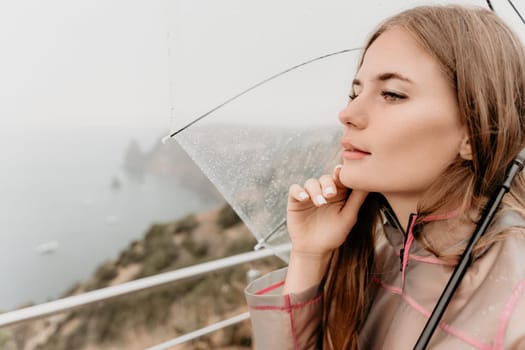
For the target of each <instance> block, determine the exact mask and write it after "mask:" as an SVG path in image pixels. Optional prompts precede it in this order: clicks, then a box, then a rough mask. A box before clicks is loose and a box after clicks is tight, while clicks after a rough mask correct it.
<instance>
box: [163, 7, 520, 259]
mask: <svg viewBox="0 0 525 350" xmlns="http://www.w3.org/2000/svg"><path fill="white" fill-rule="evenodd" d="M434 3H444V2H443V1H409V0H400V1H388V2H385V1H370V2H366V4H365V3H363V4H360V5H359V6H357V7H356V6H355V3H352V2H348V1H341V2H333V3H331V4H330V5H327V4H324V3H323V4H320V3H318V2H304V1H302V2H300V3H297V4H295V6H290V8H288V11H290V12H289V13H286V14H285V15H283V14H282V11H285V10H286V9H283V8H282V5H281V3H277V2H275V3H271V2H270V3H267V2H266V3H265V5H266V7H268V6H269V7H270V9H272V8H271V7H272V6H274V8H273V9H272V10H273V11H270V13H274V12H277V11H281V12H280V16H279V18H277V19H276V20H275V21H274V22H272V23H271V25H270V23H269V22H268V18H266V19H265V21H264V23H265V26H264V31H263V32H258V31H254V32H253V33H256V34H257V33H258V34H257V35H259V36H258V37H256V38H255V39H254V38H253V37H250V34H252V32H250V31H253V30H254V29H253V28H254V27H253V26H252V25H253V22H255V23H256V26H257V25H260V26H263V24H262V23H261V24H257V23H258V21H259V17H260V16H261V13H260V12H261V11H263V9H262V8H258V9H257V11H255V12H252V10H248V9H247V8H244V9H241V10H240V11H238V13H236V16H237V17H235V16H234V17H228V16H227V15H221V14H218V13H215V12H214V14H213V16H219V18H222V19H223V20H225V21H226V22H222V25H223V26H225V27H227V28H229V29H228V30H230V33H236V35H235V40H237V41H240V42H241V44H239V45H235V43H233V44H232V43H231V42H230V43H229V42H228V38H227V37H224V33H221V31H222V30H221V29H220V27H214V29H213V30H210V31H208V32H206V33H204V34H202V35H201V36H197V37H195V36H193V37H192V36H190V37H191V41H195V40H198V41H199V46H198V47H197V48H196V47H195V46H192V45H195V43H193V42H191V43H190V42H188V43H186V44H181V43H180V42H179V41H177V33H176V31H177V30H178V32H179V34H180V35H182V34H183V32H184V30H183V29H181V27H182V26H183V23H185V22H184V21H183V20H182V18H180V17H179V18H176V17H175V18H174V22H175V23H176V24H177V25H178V27H177V28H175V29H174V31H175V35H174V36H173V38H172V43H173V47H172V53H173V57H174V59H173V62H174V63H173V64H174V67H173V70H172V72H171V73H172V74H173V78H172V80H173V81H174V82H176V83H177V86H178V88H177V87H176V88H174V89H173V91H174V93H173V96H172V99H173V101H172V106H173V107H172V109H173V114H174V118H173V121H172V124H173V125H172V132H171V133H170V136H173V137H174V138H175V140H176V141H177V142H179V143H180V145H181V146H182V147H183V148H184V150H185V151H186V152H187V153H188V154H189V155H190V157H191V158H192V159H193V160H194V161H195V163H196V164H197V165H198V166H199V167H200V168H201V169H202V171H203V172H204V174H206V175H207V176H208V177H209V179H210V180H211V182H212V183H213V184H214V185H215V186H216V187H217V189H218V190H219V191H220V192H221V193H222V195H223V196H224V198H225V199H226V200H227V201H228V202H229V203H230V205H231V206H232V207H233V209H234V210H235V211H236V212H237V214H238V215H239V216H240V217H241V219H242V220H243V221H244V222H245V223H246V225H247V226H248V228H249V229H250V231H251V232H252V233H253V234H254V236H255V237H256V239H257V240H258V241H259V242H260V245H261V246H265V247H268V248H271V247H272V246H274V245H277V244H281V243H286V242H288V233H287V231H286V225H285V216H286V203H287V195H288V188H289V186H290V185H291V184H293V183H299V184H302V183H304V182H305V181H306V180H307V179H308V178H311V177H319V176H320V175H321V174H324V173H330V172H331V169H332V168H333V167H334V166H335V165H336V164H338V161H339V154H338V153H339V150H340V148H341V147H340V143H339V141H340V137H341V128H340V125H339V124H338V118H337V116H338V111H339V110H340V109H341V108H342V107H343V106H344V105H345V104H346V102H347V98H348V97H347V96H348V93H349V88H350V82H351V80H352V79H353V76H354V72H355V67H356V63H357V60H358V56H359V49H358V48H359V46H360V45H362V44H363V43H364V41H365V39H366V36H367V35H368V33H369V32H370V31H371V30H372V28H373V27H374V26H375V25H376V24H377V23H379V22H380V21H381V20H382V19H383V18H386V17H388V16H390V15H393V14H394V13H397V12H399V11H400V10H402V9H405V8H409V7H413V6H416V5H421V4H434ZM447 3H459V4H470V5H479V6H488V3H487V2H485V1H482V0H477V1H475V0H472V1H455V2H450V1H449V2H447ZM221 4H222V6H221V7H222V11H228V12H232V11H235V10H233V9H232V8H228V7H227V4H224V3H222V2H221ZM231 5H232V6H234V4H233V3H232V4H231ZM237 5H239V6H244V5H241V4H240V3H239V4H237ZM491 5H492V6H493V8H494V10H495V11H496V12H498V13H501V15H502V17H503V18H505V19H506V20H508V22H509V23H511V25H512V26H514V27H515V29H516V32H519V33H520V35H521V36H522V38H523V39H525V38H524V32H525V31H524V30H522V28H521V27H519V28H518V26H523V24H522V23H521V19H520V17H519V16H518V12H519V11H520V10H521V9H520V8H518V7H517V6H516V4H513V3H512V2H511V1H508V0H507V1H503V0H499V1H494V0H493V1H492V4H491ZM520 5H521V6H523V4H520ZM327 7H328V10H327V9H326V8H327ZM216 10H217V9H213V11H216ZM188 11H189V10H188V9H181V8H177V9H174V10H173V13H176V14H178V15H179V16H182V15H181V14H183V15H187V14H188ZM210 11H211V10H210ZM292 11H293V12H292ZM196 13H197V12H196ZM221 16H223V17H221ZM250 16H257V17H253V18H250ZM263 17H264V16H263ZM283 18H284V19H286V20H284V19H283ZM330 18H333V22H337V23H338V25H333V22H331V21H330ZM270 22H271V21H270ZM325 22H326V23H325ZM181 23H182V24H181ZM291 23H292V24H293V25H294V26H295V27H294V30H293V33H292V34H290V33H288V31H289V28H288V27H289V26H290V25H291ZM329 23H332V25H327V24H329ZM242 24H245V25H247V29H246V31H247V33H245V35H246V36H247V37H246V36H242V35H240V34H239V33H242V31H243V27H242ZM248 24H250V25H248ZM320 24H321V25H320ZM192 25H195V23H193V24H192ZM283 25H288V27H283ZM312 25H314V27H315V28H316V29H315V30H312ZM279 26H281V27H279ZM232 28H233V29H232ZM287 28H288V29H287ZM524 28H525V27H524ZM187 32H188V33H189V32H191V31H187ZM213 32H218V33H219V34H218V35H222V36H221V40H222V42H221V45H220V46H221V47H223V48H227V49H225V50H222V51H220V53H219V52H217V51H215V50H218V49H219V48H218V47H216V46H217V42H216V41H217V40H218V39H217V37H215V36H214V33H213ZM303 32H304V36H298V33H299V34H300V33H303ZM261 33H264V35H263V34H261ZM261 35H263V36H261ZM294 35H295V36H294ZM208 36H210V38H208ZM263 37H264V38H266V39H268V38H271V39H272V40H281V42H278V43H275V42H274V41H272V40H267V41H268V42H266V41H264V40H263V39H262V38H263ZM206 38H208V39H206ZM279 38H280V39H279ZM179 39H180V36H179ZM180 40H183V39H180ZM206 40H209V41H206ZM323 40H325V41H329V43H325V42H324V41H323ZM207 45H209V46H207ZM190 46H191V47H192V48H193V50H194V51H195V52H198V51H199V48H201V49H202V48H204V50H205V51H206V52H207V51H208V49H209V47H212V48H213V50H214V51H213V54H211V55H210V54H208V55H207V56H206V57H205V59H204V61H200V60H202V57H200V55H196V56H198V59H197V58H195V59H191V57H190V56H191V55H190V54H189V53H188V52H187V51H184V48H187V47H190ZM261 46H262V47H261ZM316 46H318V47H319V49H317V48H316ZM243 47H249V48H251V49H253V51H255V53H256V56H257V57H256V58H253V57H252V56H250V54H251V52H246V50H245V49H243ZM294 50H295V51H294ZM325 50H331V51H328V52H326V51H325ZM228 51H229V52H228ZM248 51H249V50H248ZM216 52H217V54H216ZM263 52H264V55H262V54H261V53H263ZM314 53H316V54H314ZM178 54H180V55H189V56H188V58H186V61H184V60H181V59H179V60H177V59H175V57H177V55H178ZM225 54H226V56H224V55H225ZM305 54H309V56H305ZM228 55H229V57H230V58H231V59H232V60H233V61H234V62H235V64H234V65H228V64H227V62H228V60H227V59H225V58H224V57H227V56H228ZM236 55H240V56H241V57H242V59H239V58H238V57H237V56H236ZM250 59H252V60H250ZM206 60H208V62H212V63H210V64H212V66H213V65H214V64H219V63H222V64H223V65H225V67H230V68H224V69H215V70H214V69H211V70H210V69H207V67H206V65H205V64H204V63H205V62H207V61H206ZM279 61H282V62H285V63H286V64H283V65H279V64H278V63H279ZM199 62H201V64H200V65H199ZM240 62H242V63H243V64H242V65H239V63H240ZM291 62H293V63H291ZM298 62H299V63H298ZM301 62H302V63H301ZM290 63H291V64H290ZM232 67H234V68H232ZM268 67H269V68H268ZM278 67H280V69H279V68H278ZM243 69H244V70H243ZM250 69H251V70H253V71H255V72H257V74H251V73H249V72H247V70H250ZM272 69H273V70H272ZM217 70H218V72H217ZM191 72H193V73H191ZM198 73H199V74H198ZM192 74H193V75H192ZM196 75H197V76H198V75H200V76H202V78H201V79H199V78H198V77H197V78H195V76H196ZM181 77H182V79H181ZM220 77H222V79H223V83H224V86H221V84H220V83H221V82H220V81H217V80H216V79H219V78H220ZM247 77H249V78H252V79H253V80H251V81H248V78H247ZM256 77H257V78H261V79H255V78H256ZM177 78H178V79H177ZM186 82H188V84H186ZM190 82H191V83H190ZM174 84H175V83H174ZM210 86H211V89H210V88H209V87H210ZM188 89H189V90H188ZM191 89H195V91H198V92H199V98H198V99H197V98H194V97H192V96H191ZM210 90H211V91H210ZM210 101H211V102H210ZM192 106H193V107H192ZM192 110H193V111H194V112H192ZM188 123H189V125H188ZM279 256H280V257H281V258H283V259H284V260H286V259H287V256H286V255H283V254H282V253H281V254H280V255H279Z"/></svg>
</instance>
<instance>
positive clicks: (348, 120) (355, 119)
mask: <svg viewBox="0 0 525 350" xmlns="http://www.w3.org/2000/svg"><path fill="white" fill-rule="evenodd" d="M358 104H359V102H358V101H356V100H354V101H350V102H349V103H348V104H347V105H346V107H345V108H343V109H342V110H341V112H339V121H340V122H341V124H343V125H344V126H348V127H351V128H356V129H364V128H366V125H367V121H368V118H367V116H366V112H365V111H364V110H363V108H362V106H359V105H358Z"/></svg>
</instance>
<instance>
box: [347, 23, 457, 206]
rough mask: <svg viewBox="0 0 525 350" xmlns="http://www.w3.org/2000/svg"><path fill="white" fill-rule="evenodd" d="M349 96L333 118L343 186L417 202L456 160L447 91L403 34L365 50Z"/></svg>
mask: <svg viewBox="0 0 525 350" xmlns="http://www.w3.org/2000/svg"><path fill="white" fill-rule="evenodd" d="M351 95H352V97H353V99H352V98H351V101H350V102H349V103H348V105H347V106H346V108H344V109H343V110H342V111H341V112H340V114H339V119H340V121H341V123H342V124H343V125H344V135H343V139H342V144H343V149H345V150H344V152H343V168H342V170H341V181H342V182H343V184H345V185H346V186H348V187H350V188H355V189H361V190H367V191H370V192H380V193H383V194H384V195H385V196H386V197H387V198H388V196H389V195H397V196H399V195H403V196H416V197H418V196H420V195H421V194H422V192H423V191H425V189H427V188H428V186H429V185H430V184H431V182H432V181H433V180H435V179H436V177H437V176H438V175H439V174H441V173H442V172H443V171H444V170H445V168H446V167H447V166H448V165H449V164H450V163H451V162H452V161H453V160H454V159H455V158H456V157H458V152H459V149H460V145H461V144H462V142H464V139H465V138H466V128H465V127H463V126H462V125H461V123H460V120H459V111H458V105H457V102H456V97H455V92H454V90H453V87H452V86H451V85H450V83H449V82H448V80H447V78H446V76H445V74H444V73H443V72H442V71H441V70H440V65H439V63H438V62H437V61H436V60H435V59H434V58H433V57H432V56H431V55H430V54H429V53H428V52H426V51H425V50H424V49H423V48H422V47H421V46H420V45H419V44H418V43H417V42H416V41H415V40H414V39H413V38H412V37H411V35H410V34H409V33H408V32H407V31H405V30H404V29H401V28H396V27H394V28H391V29H388V30H387V31H385V32H384V33H383V34H381V35H380V36H379V37H378V38H377V39H376V41H375V42H374V43H373V44H372V45H371V46H370V47H369V49H368V50H367V52H366V54H365V56H364V60H363V64H362V66H361V67H360V69H359V71H358V72H357V75H356V78H355V80H354V82H353V86H352V93H351ZM359 150H361V151H359ZM418 198H419V197H418Z"/></svg>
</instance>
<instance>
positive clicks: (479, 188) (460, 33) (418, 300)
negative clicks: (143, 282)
mask: <svg viewBox="0 0 525 350" xmlns="http://www.w3.org/2000/svg"><path fill="white" fill-rule="evenodd" d="M524 118H525V52H524V49H523V47H522V44H521V43H520V42H519V40H518V39H517V37H516V35H515V34H514V33H512V32H511V31H510V30H509V29H508V27H507V26H506V25H505V24H504V23H503V22H502V21H501V20H500V19H499V18H498V17H497V16H496V15H494V14H493V13H491V12H490V11H487V10H483V9H475V8H464V7H457V6H446V7H419V8H415V9H411V10H408V11H406V12H403V13H401V14H399V15H397V16H395V17H393V18H390V19H388V20H387V21H386V22H384V23H383V24H382V25H381V26H380V27H379V28H378V29H377V30H376V32H375V33H374V34H373V35H372V36H371V38H370V39H369V41H368V43H367V44H366V45H365V49H364V53H363V56H362V59H361V62H360V64H359V67H358V71H357V74H356V77H355V79H354V81H353V84H352V91H351V95H350V101H349V103H348V105H347V106H346V108H344V109H343V110H342V111H341V113H340V115H339V119H340V121H341V123H342V125H343V128H344V134H343V138H342V142H341V143H342V148H343V154H342V159H343V160H342V165H340V166H338V167H336V169H335V170H334V173H333V174H331V175H324V176H322V177H320V178H319V179H310V180H308V181H307V182H306V183H305V184H303V185H293V186H291V188H290V191H289V201H288V212H287V223H288V231H289V233H290V238H291V240H292V251H291V254H290V261H289V266H288V269H287V270H281V271H275V272H273V273H271V274H269V275H267V276H264V277H262V278H260V279H259V280H257V281H255V282H253V283H252V284H251V285H250V286H248V288H247V291H246V294H247V299H248V304H249V306H250V312H251V316H252V324H253V330H254V339H255V346H256V348H257V349H265V350H266V349H320V348H323V349H411V348H412V347H413V346H414V344H415V343H416V341H417V338H418V336H419V334H420V332H421V330H422V329H423V327H424V325H425V323H426V320H427V319H428V317H429V314H430V312H431V311H432V309H433V307H434V305H435V303H436V301H437V299H438V298H439V295H440V294H441V291H442V290H443V288H444V287H445V285H446V282H447V281H448V278H449V277H450V274H451V272H452V270H453V268H454V265H455V263H456V261H457V259H458V257H459V256H460V254H461V252H462V250H463V249H464V247H465V246H466V242H467V241H468V239H469V237H470V235H471V234H472V232H473V230H474V228H475V224H476V221H477V219H478V216H479V214H480V211H481V208H482V207H483V205H484V204H485V203H486V201H487V199H488V197H489V196H490V194H491V193H492V192H493V190H494V189H495V188H497V186H498V184H499V183H500V182H501V180H502V179H503V177H504V175H505V171H506V169H507V167H508V165H509V164H510V162H511V161H512V159H513V157H514V156H515V155H516V154H517V153H518V152H519V151H520V150H521V149H522V148H523V147H524V146H525V120H524ZM350 189H352V190H350ZM524 200H525V181H524V176H523V174H519V175H518V176H517V178H516V179H515V181H514V184H513V188H512V190H511V191H510V193H508V194H507V195H506V196H505V198H504V201H503V203H502V206H501V207H500V210H499V212H498V215H497V217H496V219H495V221H494V223H493V225H492V226H491V227H490V229H489V231H488V232H487V234H486V235H485V236H484V237H483V238H482V240H481V241H480V242H479V243H478V244H477V246H476V248H475V252H474V260H473V263H472V265H471V267H470V268H469V270H467V272H466V275H465V277H464V279H463V281H462V283H461V285H460V287H459V289H458V290H457V292H456V294H455V296H454V298H453V299H452V301H451V303H450V304H449V306H448V308H447V310H446V312H445V314H444V317H443V319H442V324H441V326H440V328H438V329H437V330H436V332H435V333H434V336H433V338H432V340H431V341H430V344H429V348H432V349H472V348H477V349H503V348H505V349H525V326H523V325H524V324H525V323H524V322H525V255H524V252H525V219H524V212H525V210H524V209H525V202H524Z"/></svg>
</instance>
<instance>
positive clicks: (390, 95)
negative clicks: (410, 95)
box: [381, 90, 407, 101]
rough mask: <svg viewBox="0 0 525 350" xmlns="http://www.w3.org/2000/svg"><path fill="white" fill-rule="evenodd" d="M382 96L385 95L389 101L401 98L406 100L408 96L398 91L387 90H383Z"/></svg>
mask: <svg viewBox="0 0 525 350" xmlns="http://www.w3.org/2000/svg"><path fill="white" fill-rule="evenodd" d="M381 96H383V97H384V98H385V100H387V101H399V100H404V99H406V98H407V97H406V96H405V95H401V94H398V93H396V92H393V91H386V90H384V91H381Z"/></svg>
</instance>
